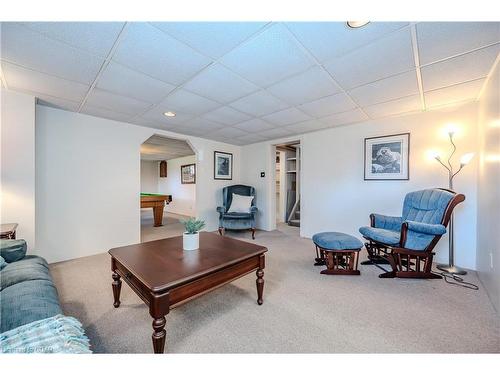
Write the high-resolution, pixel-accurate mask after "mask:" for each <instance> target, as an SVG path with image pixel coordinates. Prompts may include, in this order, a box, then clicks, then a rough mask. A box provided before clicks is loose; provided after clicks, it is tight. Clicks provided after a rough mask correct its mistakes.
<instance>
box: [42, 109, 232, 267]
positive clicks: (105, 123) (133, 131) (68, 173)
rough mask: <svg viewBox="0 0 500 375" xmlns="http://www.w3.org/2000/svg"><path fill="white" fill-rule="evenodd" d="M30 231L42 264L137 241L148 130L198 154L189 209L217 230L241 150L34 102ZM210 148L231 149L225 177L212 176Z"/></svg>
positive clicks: (138, 237)
mask: <svg viewBox="0 0 500 375" xmlns="http://www.w3.org/2000/svg"><path fill="white" fill-rule="evenodd" d="M36 116H37V117H36V170H37V176H36V194H37V199H36V218H37V222H36V223H37V225H36V234H37V248H36V252H37V253H38V254H39V255H42V256H44V257H46V259H47V260H48V261H49V262H54V261H60V260H66V259H71V258H76V257H81V256H87V255H91V254H96V253H102V252H105V251H107V250H109V249H110V248H112V247H116V246H121V245H126V244H131V243H138V242H140V203H139V193H140V145H141V144H142V143H143V142H144V141H145V140H146V139H148V138H149V137H151V136H152V135H153V134H159V135H164V136H169V137H172V138H180V139H186V140H187V141H188V142H189V143H190V144H191V145H192V147H193V149H194V150H195V151H196V152H197V182H198V183H197V184H196V190H197V191H196V196H197V198H198V199H197V201H196V211H197V213H198V217H200V218H202V219H204V220H205V221H206V223H207V230H215V229H216V228H217V220H218V216H217V212H216V210H215V209H216V207H217V205H220V204H221V201H222V193H221V190H222V188H223V187H224V186H226V185H230V184H233V183H239V179H240V178H239V176H240V148H239V147H238V146H233V145H228V144H225V143H220V142H214V141H209V140H205V139H201V138H196V137H191V136H181V135H179V134H176V133H172V132H166V131H161V130H156V129H151V128H146V127H141V126H136V125H131V124H127V123H123V122H117V121H112V120H106V119H102V118H97V117H93V116H88V115H83V114H77V113H72V112H66V111H62V110H58V109H54V108H49V107H44V106H37V107H36ZM215 150H220V151H224V152H231V153H233V154H234V168H233V180H232V181H220V180H217V181H214V180H213V153H214V151H215Z"/></svg>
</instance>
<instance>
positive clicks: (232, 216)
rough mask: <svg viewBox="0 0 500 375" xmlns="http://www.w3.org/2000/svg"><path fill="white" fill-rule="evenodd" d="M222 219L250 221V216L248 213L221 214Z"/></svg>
mask: <svg viewBox="0 0 500 375" xmlns="http://www.w3.org/2000/svg"><path fill="white" fill-rule="evenodd" d="M222 217H223V218H224V219H251V218H252V214H251V213H248V212H228V213H226V214H223V215H222Z"/></svg>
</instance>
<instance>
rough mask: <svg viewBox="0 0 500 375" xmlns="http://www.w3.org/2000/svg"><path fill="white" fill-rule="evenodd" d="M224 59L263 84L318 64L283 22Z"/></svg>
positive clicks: (241, 72)
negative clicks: (301, 46)
mask: <svg viewBox="0 0 500 375" xmlns="http://www.w3.org/2000/svg"><path fill="white" fill-rule="evenodd" d="M220 61H221V63H222V64H224V65H226V66H228V67H229V68H231V69H232V70H234V71H235V72H237V73H239V74H240V75H242V76H243V77H245V78H246V79H248V80H249V81H251V82H254V83H256V84H258V85H260V86H263V87H266V86H269V85H272V84H273V83H275V82H278V81H281V80H282V79H284V78H286V77H289V76H292V75H294V74H297V73H300V72H302V71H304V70H306V69H307V68H309V67H311V66H312V65H313V64H314V61H313V60H312V59H311V58H310V57H309V56H308V55H307V54H306V53H305V52H304V51H303V50H302V49H301V48H300V47H299V46H298V44H297V43H296V41H295V40H293V38H292V37H291V36H290V34H289V33H288V31H287V30H286V28H285V26H284V25H282V24H275V25H273V26H271V27H270V28H268V29H267V30H265V31H264V32H262V33H261V34H259V35H258V36H257V37H255V38H253V39H251V40H249V41H248V42H245V43H243V44H242V45H240V46H239V47H237V48H235V49H234V50H232V51H231V52H229V53H228V54H227V55H225V56H224V57H223V58H222V59H221V60H220Z"/></svg>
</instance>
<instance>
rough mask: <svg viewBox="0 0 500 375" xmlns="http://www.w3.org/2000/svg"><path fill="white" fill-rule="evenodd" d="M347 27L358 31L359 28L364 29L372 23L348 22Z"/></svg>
mask: <svg viewBox="0 0 500 375" xmlns="http://www.w3.org/2000/svg"><path fill="white" fill-rule="evenodd" d="M346 23H347V26H349V27H350V28H352V29H357V28H358V27H363V26H365V25H368V24H369V23H370V21H347V22H346Z"/></svg>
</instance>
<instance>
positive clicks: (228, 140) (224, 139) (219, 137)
mask: <svg viewBox="0 0 500 375" xmlns="http://www.w3.org/2000/svg"><path fill="white" fill-rule="evenodd" d="M204 138H207V139H211V140H213V141H216V142H224V143H229V144H233V140H235V139H236V138H228V137H223V136H222V135H218V134H214V133H210V134H207V135H206V136H205V137H204Z"/></svg>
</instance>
